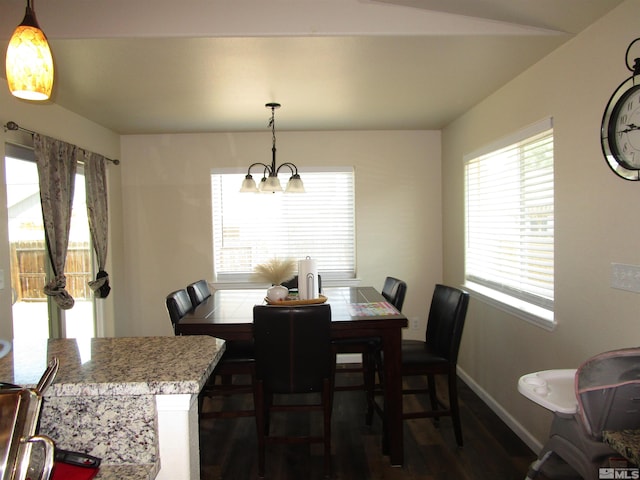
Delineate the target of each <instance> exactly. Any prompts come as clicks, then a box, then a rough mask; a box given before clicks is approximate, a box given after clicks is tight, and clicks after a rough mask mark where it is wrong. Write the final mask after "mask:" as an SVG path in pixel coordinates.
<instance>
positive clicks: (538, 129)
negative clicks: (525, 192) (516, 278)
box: [463, 117, 557, 331]
mask: <svg viewBox="0 0 640 480" xmlns="http://www.w3.org/2000/svg"><path fill="white" fill-rule="evenodd" d="M548 130H550V131H551V155H552V166H551V169H552V173H551V176H552V181H551V204H552V205H554V204H555V186H554V180H553V169H554V162H555V158H554V157H553V155H554V149H553V142H554V135H555V132H554V129H553V119H552V118H551V117H549V118H546V119H544V120H541V121H539V122H536V123H534V124H532V125H530V126H528V127H525V128H523V129H521V130H519V131H517V132H514V133H513V134H511V135H508V136H506V137H504V138H502V139H500V140H497V141H495V142H492V143H490V144H488V145H486V146H484V147H482V148H480V149H478V150H476V151H474V152H472V153H469V154H466V155H464V157H463V160H464V204H465V211H464V228H465V246H464V254H465V255H464V259H465V260H464V286H465V288H466V289H468V290H469V291H470V292H472V294H474V296H476V297H477V298H479V299H480V300H482V301H484V302H485V303H488V304H490V305H492V306H494V307H496V308H498V309H500V310H502V311H505V312H507V313H509V314H511V315H513V316H516V317H518V318H520V319H523V320H525V321H527V322H529V323H532V324H534V325H537V326H539V327H541V328H543V329H546V330H549V331H552V330H554V329H555V327H556V325H557V323H556V320H555V312H554V303H553V302H554V298H553V297H555V295H554V287H553V284H554V283H555V265H554V257H555V212H553V213H552V216H553V219H554V220H553V223H554V226H553V228H552V232H551V241H552V244H551V254H552V255H551V257H552V259H551V268H552V280H551V282H552V285H551V293H552V298H551V299H550V301H549V302H548V304H547V305H543V304H542V303H539V304H535V303H532V302H530V301H527V300H526V294H523V295H521V296H520V298H519V297H517V296H513V295H510V294H509V292H508V290H509V288H503V289H501V288H500V287H497V288H496V287H494V286H491V285H489V283H490V282H488V281H485V282H483V283H479V282H477V281H473V278H470V274H469V271H468V263H467V262H468V256H469V245H468V241H469V216H468V215H469V211H468V210H469V191H468V178H467V168H468V165H469V164H470V162H473V161H477V160H478V159H480V158H481V157H484V156H487V155H491V154H493V153H498V152H500V151H501V150H505V149H507V148H510V147H511V148H516V149H519V150H522V149H523V147H522V144H526V143H527V141H529V140H531V139H532V138H535V137H536V136H538V135H540V134H542V133H543V132H546V131H548ZM519 144H520V146H518V145H519ZM518 190H519V191H521V186H519V187H518ZM554 210H555V207H554ZM521 218H526V217H524V216H522V217H521ZM545 238H548V237H545ZM471 277H473V276H472V275H471Z"/></svg>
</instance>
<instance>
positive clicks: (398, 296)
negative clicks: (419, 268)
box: [382, 277, 407, 312]
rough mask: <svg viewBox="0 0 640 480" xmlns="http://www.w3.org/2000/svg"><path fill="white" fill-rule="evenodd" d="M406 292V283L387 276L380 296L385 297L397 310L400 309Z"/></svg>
mask: <svg viewBox="0 0 640 480" xmlns="http://www.w3.org/2000/svg"><path fill="white" fill-rule="evenodd" d="M406 293H407V284H406V283H405V282H403V281H402V280H398V279H397V278H393V277H387V278H386V279H385V280H384V286H383V287H382V296H383V297H384V298H386V299H387V300H388V301H389V302H390V303H391V305H393V306H394V307H396V310H398V311H399V312H401V311H402V305H403V304H404V296H405V294H406Z"/></svg>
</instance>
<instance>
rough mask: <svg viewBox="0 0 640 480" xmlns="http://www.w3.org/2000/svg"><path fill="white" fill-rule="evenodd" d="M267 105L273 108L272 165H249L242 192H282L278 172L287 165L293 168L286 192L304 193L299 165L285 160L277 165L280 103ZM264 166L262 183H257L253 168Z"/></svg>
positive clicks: (270, 123)
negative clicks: (277, 110) (277, 128)
mask: <svg viewBox="0 0 640 480" xmlns="http://www.w3.org/2000/svg"><path fill="white" fill-rule="evenodd" d="M265 107H267V108H270V109H271V119H270V120H269V126H270V127H271V136H272V140H273V144H272V147H271V165H267V164H265V163H261V162H256V163H252V164H251V165H249V169H248V170H247V175H246V176H245V177H244V180H243V181H242V187H241V188H240V191H241V192H261V193H276V192H282V185H280V180H279V179H278V172H279V171H280V169H281V168H282V167H287V168H288V169H289V170H291V177H290V178H289V182H288V183H287V187H286V189H285V191H284V192H285V193H304V185H303V183H302V180H301V179H300V175H298V167H296V166H295V165H294V164H293V163H291V162H285V163H282V164H280V166H276V124H275V111H276V109H277V108H280V104H279V103H267V104H266V105H265ZM257 166H260V167H262V180H260V184H259V185H256V182H255V180H254V179H253V177H252V176H251V169H252V168H253V167H257Z"/></svg>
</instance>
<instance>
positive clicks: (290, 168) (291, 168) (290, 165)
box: [276, 162, 298, 175]
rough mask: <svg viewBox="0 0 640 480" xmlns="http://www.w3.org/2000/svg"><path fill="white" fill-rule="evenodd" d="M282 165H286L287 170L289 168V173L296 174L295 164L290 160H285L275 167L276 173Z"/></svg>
mask: <svg viewBox="0 0 640 480" xmlns="http://www.w3.org/2000/svg"><path fill="white" fill-rule="evenodd" d="M282 167H288V168H289V170H291V174H292V175H297V174H298V167H296V166H295V164H293V163H291V162H285V163H283V164H282V165H280V166H279V167H278V168H277V169H276V175H277V174H278V173H280V169H281V168H282Z"/></svg>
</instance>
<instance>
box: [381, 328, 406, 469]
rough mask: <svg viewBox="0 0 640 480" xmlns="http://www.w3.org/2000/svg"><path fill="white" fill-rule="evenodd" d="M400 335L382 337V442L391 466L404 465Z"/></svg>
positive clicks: (394, 332) (393, 331)
mask: <svg viewBox="0 0 640 480" xmlns="http://www.w3.org/2000/svg"><path fill="white" fill-rule="evenodd" d="M401 341H402V333H401V330H400V329H399V328H398V329H389V330H388V331H386V332H385V335H384V336H383V337H382V348H383V351H384V379H385V380H384V412H385V417H386V418H385V422H386V428H385V435H387V438H386V439H385V440H384V442H385V444H386V445H387V446H388V449H389V461H390V463H391V465H392V466H394V467H396V466H398V467H401V466H402V465H403V464H404V444H403V422H402V374H401V365H402V357H401V355H402V350H401V348H400V347H401Z"/></svg>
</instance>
